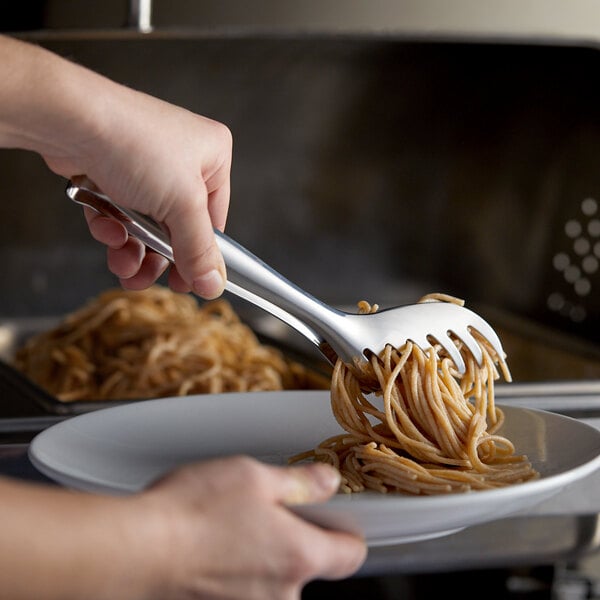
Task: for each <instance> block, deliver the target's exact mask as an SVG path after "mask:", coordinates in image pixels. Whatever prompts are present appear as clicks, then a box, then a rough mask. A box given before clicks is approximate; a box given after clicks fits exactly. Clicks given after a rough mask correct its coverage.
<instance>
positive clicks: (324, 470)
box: [309, 463, 341, 494]
mask: <svg viewBox="0 0 600 600" xmlns="http://www.w3.org/2000/svg"><path fill="white" fill-rule="evenodd" d="M309 469H310V474H311V476H312V478H313V481H314V482H315V484H316V485H317V486H318V487H319V488H320V489H321V490H322V491H323V492H324V493H327V494H331V493H332V492H336V491H337V490H338V488H339V487H340V481H341V475H340V472H339V471H338V470H337V469H335V468H334V467H332V466H330V465H325V464H323V463H315V464H314V465H310V467H309Z"/></svg>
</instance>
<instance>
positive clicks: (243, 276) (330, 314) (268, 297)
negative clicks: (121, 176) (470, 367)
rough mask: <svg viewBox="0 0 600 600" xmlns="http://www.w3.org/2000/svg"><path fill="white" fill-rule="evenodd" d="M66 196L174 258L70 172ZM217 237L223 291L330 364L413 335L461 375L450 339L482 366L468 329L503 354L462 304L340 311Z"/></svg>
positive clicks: (147, 222)
mask: <svg viewBox="0 0 600 600" xmlns="http://www.w3.org/2000/svg"><path fill="white" fill-rule="evenodd" d="M66 193H67V196H68V197H69V198H70V199H71V200H73V201H75V202H77V203H79V204H83V205H86V206H89V207H91V208H93V209H94V210H96V211H97V212H99V213H101V214H103V215H105V216H107V217H111V218H113V219H116V220H117V221H119V222H121V223H122V224H123V225H124V226H125V228H126V229H127V231H128V232H129V234H130V235H133V236H135V237H137V238H138V239H139V240H141V241H142V242H143V243H144V244H145V245H146V246H147V247H148V248H151V249H152V250H154V251H155V252H158V253H159V254H161V255H162V256H164V257H165V258H167V260H169V261H170V262H173V263H174V260H175V259H174V256H173V250H172V248H171V245H170V242H169V238H168V236H167V234H166V232H165V231H164V229H162V228H161V227H160V225H158V224H156V223H155V222H154V221H152V220H151V219H149V218H148V217H146V216H144V215H141V214H139V213H137V212H136V211H132V210H129V209H126V208H123V207H121V206H118V205H117V204H115V203H114V202H113V201H112V200H111V199H110V198H108V197H107V196H106V195H105V194H102V193H101V192H100V191H99V190H98V189H97V187H96V186H95V185H94V184H93V183H92V182H91V181H90V180H89V179H87V178H86V177H83V176H79V177H74V178H73V179H72V181H71V182H70V184H69V185H68V187H67V190H66ZM215 235H216V236H217V243H218V245H219V249H220V250H221V253H222V255H223V258H224V260H225V264H226V266H227V283H226V286H225V289H226V290H227V291H228V292H230V293H232V294H235V295H236V296H239V297H240V298H243V299H244V300H246V301H248V302H251V303H252V304H254V305H256V306H258V307H260V308H262V309H263V310H265V311H267V312H268V313H270V314H272V315H273V316H275V317H277V318H278V319H281V320H282V321H284V322H285V323H287V324H288V325H290V326H291V327H293V328H294V329H296V330H297V331H298V332H299V333H301V334H302V335H303V336H305V337H306V338H308V339H309V340H310V341H311V342H313V343H314V344H315V345H316V346H318V347H319V349H320V350H321V351H322V353H323V354H324V355H325V357H326V358H327V359H328V360H329V361H330V362H332V363H333V362H335V359H336V358H337V357H339V358H341V359H342V360H343V361H344V362H345V363H347V364H348V365H350V366H354V367H358V368H360V367H361V366H363V365H364V364H365V363H366V361H367V360H368V356H369V354H370V353H371V352H372V353H375V354H379V353H380V351H382V350H383V349H384V348H385V346H386V344H392V345H393V346H395V347H401V346H403V345H404V344H405V343H406V341H407V340H411V341H412V342H414V343H415V344H417V345H418V346H420V347H421V348H422V349H423V350H426V349H427V348H429V347H431V346H432V345H433V343H436V342H437V343H438V344H440V346H442V348H443V349H444V350H445V351H446V352H447V354H448V355H449V356H450V358H451V359H452V360H453V361H454V363H455V365H456V367H457V369H458V370H459V371H460V372H461V373H464V371H465V363H464V360H463V357H462V356H461V353H460V350H459V348H458V347H457V346H456V344H455V341H454V339H453V338H455V339H458V340H460V341H462V343H463V344H464V345H465V346H466V347H467V348H468V349H469V351H470V352H471V353H472V354H473V356H474V357H475V359H476V360H477V362H478V363H479V364H481V361H482V357H483V355H482V350H481V347H480V345H479V343H478V342H477V340H476V339H475V337H474V336H473V334H472V332H471V330H476V331H477V332H479V334H481V335H482V336H483V337H484V338H486V340H487V341H488V342H489V343H490V344H491V346H492V347H493V349H494V350H495V351H496V353H497V354H498V356H500V357H504V351H503V349H502V344H501V342H500V340H499V338H498V336H497V335H496V332H495V331H494V330H493V328H492V327H491V326H490V325H489V324H488V323H487V322H486V321H485V320H484V319H482V318H481V317H480V316H479V315H477V314H476V313H474V312H472V311H470V310H468V309H466V308H464V307H462V306H459V305H456V304H452V303H447V302H430V303H421V304H411V305H407V306H400V307H397V308H390V309H386V310H382V311H380V312H376V313H373V314H366V315H359V314H350V313H347V312H343V311H341V310H337V309H334V308H332V307H330V306H328V305H326V304H324V303H323V302H321V301H320V300H318V299H317V298H315V297H313V296H311V295H310V294H308V293H307V292H305V291H304V290H302V289H300V288H299V287H298V286H296V285H294V284H293V283H291V282H290V281H288V280H287V279H285V277H283V276H282V275H280V274H279V273H277V271H275V270H274V269H272V268H271V267H269V266H268V265H267V264H265V263H264V262H263V261H261V260H260V259H259V258H257V257H256V256H254V255H253V254H251V253H250V252H249V251H248V250H246V249H245V248H244V247H242V246H240V245H239V244H238V243H236V242H234V241H233V240H232V239H231V238H229V237H228V236H227V235H225V234H223V233H221V232H220V231H217V230H215ZM432 341H433V343H432Z"/></svg>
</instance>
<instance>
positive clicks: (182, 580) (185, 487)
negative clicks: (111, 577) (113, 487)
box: [136, 457, 366, 600]
mask: <svg viewBox="0 0 600 600" xmlns="http://www.w3.org/2000/svg"><path fill="white" fill-rule="evenodd" d="M338 485H339V475H338V474H337V472H336V471H334V470H333V469H332V468H331V467H329V466H328V465H324V464H312V465H307V466H299V467H288V468H281V467H274V466H269V465H264V464H262V463H259V462H257V461H255V460H253V459H250V458H247V457H233V458H226V459H218V460H213V461H208V462H204V463H199V464H194V465H190V466H186V467H183V468H181V469H179V470H177V471H175V472H174V473H172V474H170V475H168V476H167V477H165V478H164V479H161V480H160V481H158V482H157V483H156V484H155V485H154V486H152V487H151V488H150V489H149V490H148V491H147V492H144V493H143V494H142V495H141V496H140V498H139V499H138V500H136V502H137V504H138V505H139V506H137V510H139V509H140V506H143V508H142V509H141V510H142V513H140V514H144V515H145V517H144V518H143V522H145V523H146V524H153V525H151V527H152V528H153V529H154V530H155V531H156V530H158V532H159V534H158V540H159V541H158V542H157V543H158V544H159V545H160V547H161V548H163V549H164V553H163V554H164V557H163V558H164V562H163V563H161V565H160V567H159V568H157V569H154V570H153V572H154V575H155V576H156V575H157V574H159V573H161V574H162V575H161V577H160V580H161V582H162V583H161V585H160V589H159V592H160V593H159V594H158V595H159V596H160V597H161V598H164V599H165V600H166V599H179V598H185V599H194V598H202V599H206V600H208V599H210V600H224V599H228V600H234V599H238V598H239V599H240V600H253V599H256V600H264V599H265V598H269V599H271V600H293V599H298V598H299V597H300V592H301V589H302V586H303V585H304V584H305V583H307V582H308V581H310V580H312V579H316V578H319V579H340V578H343V577H348V576H350V575H351V574H352V573H354V572H355V571H356V569H358V567H359V566H360V565H361V563H362V562H363V560H364V558H365V555H366V548H365V545H364V542H363V541H362V540H361V539H360V538H359V537H357V536H354V535H351V534H348V533H341V532H335V531H327V530H324V529H321V528H320V527H317V526H316V525H313V524H310V523H308V522H307V521H305V520H304V519H302V518H300V517H298V516H296V515H295V514H294V513H293V512H292V511H291V510H289V509H288V508H287V507H286V504H294V503H306V502H321V501H324V500H326V499H327V498H328V497H330V496H331V494H333V493H335V491H337V487H338ZM156 523H160V526H159V527H158V529H157V528H156ZM155 547H156V545H155Z"/></svg>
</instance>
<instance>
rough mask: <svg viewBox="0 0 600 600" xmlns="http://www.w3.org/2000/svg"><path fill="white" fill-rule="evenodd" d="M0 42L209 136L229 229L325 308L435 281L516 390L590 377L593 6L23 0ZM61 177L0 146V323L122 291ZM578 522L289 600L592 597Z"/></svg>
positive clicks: (594, 269)
mask: <svg viewBox="0 0 600 600" xmlns="http://www.w3.org/2000/svg"><path fill="white" fill-rule="evenodd" d="M9 7H10V8H9ZM0 29H1V30H3V31H4V32H8V33H11V34H13V35H17V36H19V37H22V38H24V39H28V40H30V41H33V42H35V43H39V44H41V45H43V46H46V47H48V48H50V49H51V50H53V51H55V52H57V53H59V54H61V55H62V56H65V57H68V58H70V59H71V60H74V61H76V62H78V63H81V64H83V65H86V66H88V67H90V68H92V69H94V70H97V71H99V72H100V73H103V74H106V75H107V76H109V77H111V78H113V79H115V80H117V81H120V82H122V83H124V84H126V85H129V86H132V87H134V88H137V89H141V90H144V91H146V92H149V93H151V94H154V95H157V96H159V97H161V98H163V99H165V100H168V101H170V102H174V103H176V104H180V105H182V106H185V107H187V108H189V109H190V110H193V111H195V112H198V113H201V114H203V115H206V116H209V117H212V118H213V119H216V120H219V121H222V122H224V123H226V124H227V125H228V126H229V127H230V129H231V130H232V132H233V135H234V139H235V149H234V164H233V173H232V202H231V209H230V213H229V221H228V227H227V232H228V233H229V235H230V236H232V237H233V238H234V239H236V240H238V241H239V242H241V243H242V244H243V245H245V246H246V247H247V248H249V249H250V250H251V251H253V252H254V253H255V254H257V255H258V256H259V257H261V258H262V259H263V260H265V261H266V262H268V263H270V264H271V265H272V266H274V267H275V268H276V269H278V270H279V271H280V272H281V273H283V274H284V275H286V276H287V277H288V278H290V279H291V280H292V281H294V282H295V283H297V284H299V285H300V286H302V287H304V288H305V289H307V290H308V291H309V292H311V293H313V294H314V295H316V296H317V297H319V298H321V299H322V300H324V301H326V302H329V303H332V304H335V305H338V306H342V307H349V306H352V305H354V303H355V302H356V301H358V300H359V299H362V298H365V299H368V300H370V301H372V302H378V303H380V304H381V305H383V306H390V305H398V304H403V303H409V302H413V301H415V300H417V299H418V298H419V297H420V296H421V295H422V294H425V293H428V292H431V291H444V292H447V293H450V294H453V295H456V296H459V297H462V298H464V299H466V300H467V303H468V305H469V306H471V307H474V308H475V309H476V310H478V311H479V312H481V313H482V314H483V315H484V316H485V317H487V318H488V320H490V321H491V322H492V324H493V325H494V326H495V327H497V328H498V330H499V332H500V333H501V337H502V339H503V341H504V344H505V347H506V349H507V351H508V358H509V365H510V368H511V370H512V372H513V376H514V377H515V379H516V380H517V381H541V382H545V381H549V380H557V379H560V380H567V381H571V380H585V381H588V382H591V383H592V384H597V383H598V381H599V380H600V169H599V168H598V159H599V157H600V103H599V102H598V95H597V89H598V88H596V85H597V80H598V78H599V77H600V53H599V52H598V44H599V42H600V4H599V3H598V2H596V1H595V0H588V1H584V0H572V1H570V2H564V1H556V0H548V1H541V0H540V1H536V0H529V1H524V0H505V1H503V2H493V1H490V0H455V1H453V2H448V1H447V0H387V1H384V0H371V1H366V0H365V1H360V0H343V1H341V0H338V1H336V0H307V1H304V2H298V1H292V0H262V1H261V0H253V1H250V2H247V1H243V0H188V1H186V0H154V1H153V2H151V3H150V2H147V1H137V2H127V1H126V0H86V1H78V0H46V1H42V0H29V1H27V0H20V1H19V2H12V3H4V5H3V8H2V12H1V13H0ZM152 127H153V124H152V123H148V128H149V130H150V131H151V130H152ZM65 183H66V182H65V181H63V180H62V179H60V178H58V177H56V176H55V175H53V174H52V173H51V172H50V171H49V170H48V169H47V168H46V167H45V165H44V163H43V161H42V160H41V159H40V158H39V157H38V156H36V155H34V154H31V153H27V152H21V151H16V150H3V151H0V195H1V197H2V201H1V202H0V265H1V266H0V277H1V279H2V284H1V288H0V289H1V292H0V319H2V320H4V321H5V322H15V323H20V322H25V321H29V320H31V319H37V318H42V319H43V318H45V317H48V316H50V317H53V316H57V315H62V314H65V313H67V312H69V311H72V310H74V309H76V308H78V307H79V306H80V305H81V304H82V303H83V302H85V301H86V300H87V299H89V298H91V297H92V296H94V295H96V294H97V293H99V292H101V291H103V290H105V289H106V288H108V287H113V286H115V285H117V282H116V280H115V279H114V278H113V277H112V276H111V275H110V273H109V272H108V271H107V268H106V266H105V257H104V250H103V248H102V247H100V246H99V245H98V244H97V243H96V242H94V241H93V240H91V238H90V236H89V234H88V231H87V228H86V226H85V223H84V220H83V218H82V215H81V213H80V210H79V209H78V208H77V207H75V206H74V205H72V204H71V203H70V202H69V201H68V200H67V199H66V198H65V196H64V188H65ZM248 314H249V315H250V317H249V318H255V319H256V320H255V321H254V322H255V323H256V324H260V318H259V317H258V316H256V315H255V314H254V313H252V312H251V311H250V312H249V313H248ZM280 335H283V336H285V335H286V334H285V332H284V333H283V334H281V332H280ZM296 341H297V340H296ZM546 389H547V388H546ZM593 389H594V390H595V392H594V394H596V395H595V396H594V398H596V399H597V398H598V393H599V392H598V390H600V387H598V386H597V385H596V387H595V388H593ZM586 519H587V520H585V522H584V521H582V520H581V519H577V520H576V523H575V526H574V527H572V526H571V522H569V523H568V524H567V525H568V526H567V525H565V527H564V528H563V529H561V528H560V527H561V524H562V522H559V521H557V520H554V521H552V525H550V524H549V522H548V521H544V520H542V521H538V522H536V521H535V520H532V521H527V525H523V526H522V527H521V526H519V527H518V528H517V530H516V531H519V532H521V533H522V537H519V536H518V535H512V533H511V535H510V537H511V539H510V540H507V541H506V547H505V554H502V548H496V550H497V551H499V552H500V555H501V557H500V558H499V559H497V561H496V563H495V564H496V565H498V564H499V565H500V566H503V565H504V563H503V562H502V561H503V560H505V564H506V565H508V566H509V567H514V566H515V565H516V567H517V569H516V570H515V569H510V570H508V571H506V570H504V569H500V570H497V571H494V572H490V571H487V570H482V569H483V567H484V566H485V564H486V561H485V560H483V563H482V562H481V561H479V562H478V561H477V560H476V559H475V558H474V563H475V564H477V565H478V570H477V571H470V572H469V573H468V575H467V577H465V573H463V572H460V571H459V572H458V573H456V572H451V573H449V574H448V575H447V576H444V575H443V574H441V575H439V576H438V577H436V578H433V577H431V576H430V575H429V574H426V575H425V576H424V577H423V578H419V577H414V578H406V577H402V576H401V577H399V578H394V577H391V576H392V575H394V568H391V569H390V572H388V573H384V575H390V577H387V578H383V579H381V578H380V579H376V580H374V579H371V578H366V579H358V580H352V581H351V582H349V583H347V584H336V585H335V586H333V585H332V586H327V585H324V587H319V586H313V587H311V588H310V590H308V591H307V597H310V598H318V597H327V598H336V597H342V596H343V597H345V598H347V599H351V598H379V597H382V598H383V597H385V598H386V599H388V600H393V599H395V598H410V597H421V598H428V597H436V594H438V595H439V590H440V589H444V590H445V591H446V592H447V591H448V590H452V589H454V587H453V586H454V584H456V589H457V590H460V593H461V596H462V597H463V598H471V597H473V598H475V597H481V589H482V586H483V585H485V586H486V588H485V589H486V592H485V593H486V597H489V598H504V597H511V598H516V597H519V598H525V597H526V598H534V597H535V598H550V597H552V598H565V599H566V598H592V597H599V596H600V589H597V588H600V584H598V583H597V580H595V579H594V573H595V574H596V575H597V568H598V567H597V563H588V562H585V561H586V560H587V558H586V559H585V560H584V561H583V562H581V561H579V559H580V557H581V555H582V554H583V555H585V554H586V553H587V552H594V551H595V550H596V549H597V547H598V544H599V543H600V535H599V533H598V532H599V531H600V525H599V521H598V516H597V515H593V516H588V517H586ZM527 527H538V529H536V530H535V532H536V533H535V534H532V533H531V531H530V530H529V529H527ZM485 531H488V530H485ZM511 531H512V530H511ZM538 532H539V537H538ZM543 534H546V535H552V536H553V541H554V542H556V544H557V548H558V549H557V550H554V546H552V544H551V543H549V542H546V541H544V542H543V543H540V544H538V546H537V547H535V548H536V550H535V551H538V550H539V549H541V550H544V549H546V550H547V554H544V555H536V556H533V555H529V557H528V555H527V552H528V550H527V548H529V546H527V544H526V543H525V540H532V539H535V540H542V539H544V540H545V538H544V537H543ZM561 534H564V536H565V537H564V539H563V538H561V537H560V535H561ZM474 535H476V534H474ZM500 535H501V534H500ZM528 536H529V537H528ZM484 537H486V539H491V538H489V535H487V534H485V535H484ZM559 542H564V544H563V545H562V546H560V544H559ZM510 543H515V544H516V545H517V546H518V548H517V550H519V552H521V553H520V554H519V552H517V550H514V552H513V553H512V554H511V551H512V550H511V548H512V547H511V546H510ZM443 547H444V546H443V544H442V546H441V548H442V549H443ZM448 547H449V548H450V549H452V546H451V540H450V542H449V546H448ZM532 547H534V546H532ZM524 548H525V550H524ZM406 552H407V554H406V556H407V557H408V558H407V560H408V563H410V565H413V563H411V562H410V560H409V559H410V553H411V552H414V549H412V550H411V549H410V548H408V549H407V551H406ZM531 552H532V553H533V552H534V550H531ZM553 552H554V554H553ZM425 554H427V555H429V556H431V555H432V554H431V553H430V552H429V553H427V552H426V553H425ZM452 555H453V551H452V550H451V551H450V552H449V553H445V554H444V553H443V552H442V556H446V557H448V558H449V559H450V558H451V556H452ZM494 556H495V555H494ZM477 558H481V557H477ZM394 560H395V561H396V562H395V563H394V564H395V565H396V567H397V570H401V568H400V567H399V566H398V565H399V562H398V557H397V556H396V557H395V558H394ZM450 562H451V561H450ZM493 562H494V561H493V560H492V559H491V558H490V559H489V561H488V563H487V564H488V565H489V564H491V563H493ZM408 563H406V564H408ZM402 564H405V563H402ZM573 564H576V565H577V567H578V569H577V570H571V569H570V567H571V566H572V565H573ZM582 565H583V566H582ZM589 565H592V566H589ZM413 566H414V565H413ZM402 568H404V572H405V573H406V572H407V571H408V572H410V568H411V567H410V566H409V567H406V566H405V567H402ZM454 568H456V565H455V567H454ZM447 569H448V570H450V571H452V569H451V568H450V567H447ZM434 570H435V568H434ZM441 570H444V569H443V568H441ZM417 571H418V569H417ZM557 573H558V574H559V575H561V576H560V577H557ZM495 582H496V583H495ZM465 584H466V585H465ZM511 586H512V587H511ZM594 586H596V587H594ZM436 590H437V591H436ZM469 590H470V591H469ZM417 592H420V593H417ZM411 593H412V596H411ZM470 594H473V595H470Z"/></svg>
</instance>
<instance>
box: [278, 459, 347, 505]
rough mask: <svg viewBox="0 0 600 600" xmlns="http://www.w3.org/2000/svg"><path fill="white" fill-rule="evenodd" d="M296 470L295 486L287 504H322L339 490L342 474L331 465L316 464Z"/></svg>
mask: <svg viewBox="0 0 600 600" xmlns="http://www.w3.org/2000/svg"><path fill="white" fill-rule="evenodd" d="M295 469H296V471H295V477H294V478H293V480H292V483H293V486H292V487H291V488H290V490H289V491H288V493H287V496H286V498H285V502H286V504H289V505H294V504H306V503H308V502H322V501H323V500H325V499H327V498H329V497H330V496H331V495H332V494H334V493H335V492H337V490H338V488H339V485H340V479H341V477H340V474H339V472H338V471H337V469H334V468H333V467H331V466H330V465H325V464H323V463H315V464H312V465H307V466H303V467H296V468H295Z"/></svg>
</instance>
